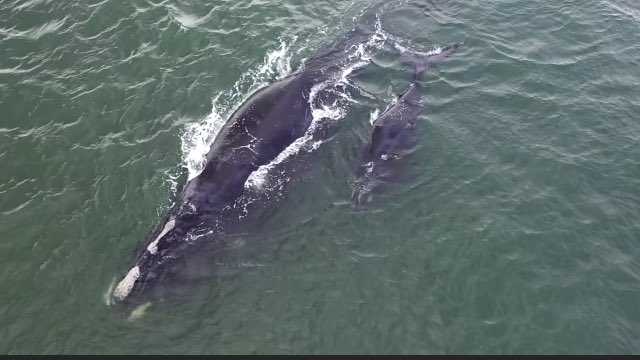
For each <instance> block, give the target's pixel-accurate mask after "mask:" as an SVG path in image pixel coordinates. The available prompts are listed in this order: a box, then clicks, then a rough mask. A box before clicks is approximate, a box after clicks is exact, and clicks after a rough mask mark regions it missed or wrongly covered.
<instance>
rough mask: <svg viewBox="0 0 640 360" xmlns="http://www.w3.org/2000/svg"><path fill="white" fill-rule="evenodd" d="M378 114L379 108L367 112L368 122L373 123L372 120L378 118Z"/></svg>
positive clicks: (374, 120)
mask: <svg viewBox="0 0 640 360" xmlns="http://www.w3.org/2000/svg"><path fill="white" fill-rule="evenodd" d="M379 115H380V109H375V110H373V111H372V112H371V114H369V124H371V125H373V123H374V122H376V120H377V119H378V116H379Z"/></svg>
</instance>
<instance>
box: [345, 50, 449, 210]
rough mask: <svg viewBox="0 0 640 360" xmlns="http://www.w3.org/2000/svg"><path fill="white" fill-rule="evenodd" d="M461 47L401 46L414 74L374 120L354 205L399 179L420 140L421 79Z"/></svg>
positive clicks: (354, 195)
mask: <svg viewBox="0 0 640 360" xmlns="http://www.w3.org/2000/svg"><path fill="white" fill-rule="evenodd" d="M460 46H461V44H459V43H457V44H453V45H450V46H447V47H445V48H436V49H434V50H432V51H430V52H428V53H419V52H415V51H410V50H408V49H406V48H400V50H401V51H402V54H401V62H402V63H404V64H408V65H412V66H413V77H412V79H411V82H410V84H409V86H408V88H407V89H406V90H405V91H404V93H402V94H401V95H400V96H398V97H397V99H396V101H395V102H394V103H392V104H391V105H389V106H388V107H387V108H386V109H385V110H384V111H383V112H382V113H381V114H380V115H379V116H378V117H377V118H376V119H375V120H374V121H373V122H372V129H371V133H370V136H369V137H368V141H367V143H366V144H365V145H364V146H363V149H362V152H361V156H360V161H359V165H358V166H357V168H356V174H355V175H356V180H355V181H354V183H353V192H352V203H353V204H354V205H355V206H362V205H364V204H366V203H369V202H371V200H372V199H373V194H374V193H375V192H377V191H378V190H380V189H381V188H383V187H384V186H385V185H387V184H389V183H393V182H394V181H395V180H396V179H397V178H398V176H399V171H400V169H401V168H402V164H403V163H404V162H405V160H406V158H407V157H408V156H409V155H410V154H412V153H413V152H414V150H415V148H416V146H417V143H418V134H417V127H418V123H417V120H418V116H420V114H422V112H423V111H424V107H425V104H424V95H423V94H424V92H425V91H424V86H423V85H421V81H420V80H421V79H422V77H423V76H424V74H425V73H427V72H428V71H429V69H431V68H432V67H433V65H435V64H437V63H440V62H442V61H444V60H445V59H446V58H448V57H449V56H451V55H452V54H453V53H454V52H455V51H456V50H457V49H458V48H459V47H460Z"/></svg>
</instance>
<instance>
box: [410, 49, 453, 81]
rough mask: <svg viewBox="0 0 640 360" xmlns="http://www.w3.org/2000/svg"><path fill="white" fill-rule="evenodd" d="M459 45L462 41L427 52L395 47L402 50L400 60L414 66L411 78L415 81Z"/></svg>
mask: <svg viewBox="0 0 640 360" xmlns="http://www.w3.org/2000/svg"><path fill="white" fill-rule="evenodd" d="M460 46H462V43H456V44H453V45H449V46H446V47H443V48H435V49H433V50H431V51H429V52H427V53H420V52H414V51H411V50H408V49H405V48H400V47H397V48H398V49H399V50H400V51H401V52H402V56H401V61H402V62H403V63H406V64H409V65H412V66H413V67H414V72H413V80H414V81H417V80H419V79H420V77H421V76H422V74H424V73H425V72H427V71H428V70H429V69H430V68H431V66H432V65H434V64H437V63H440V62H442V61H444V60H446V59H447V58H448V57H449V56H451V54H453V53H454V52H456V50H458V48H460Z"/></svg>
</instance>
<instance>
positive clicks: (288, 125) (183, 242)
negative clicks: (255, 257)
mask: <svg viewBox="0 0 640 360" xmlns="http://www.w3.org/2000/svg"><path fill="white" fill-rule="evenodd" d="M371 34H372V31H371V30H370V29H368V28H366V27H365V26H362V25H359V26H357V27H356V28H355V29H353V30H352V31H351V32H349V33H348V34H347V35H346V36H344V37H343V39H342V40H341V41H338V42H337V43H336V44H335V45H334V46H331V47H329V48H327V50H325V51H324V52H322V53H319V54H317V55H315V56H313V57H312V58H310V59H309V60H307V61H306V62H305V66H304V69H303V70H301V71H299V72H297V73H294V74H292V75H290V76H288V77H286V78H284V79H281V80H279V81H277V82H275V83H273V84H271V85H269V86H267V87H265V88H262V89H260V90H258V91H256V92H255V93H254V94H252V95H251V96H250V97H249V99H248V100H246V101H245V102H244V104H242V105H241V106H240V107H239V108H238V109H237V110H236V111H235V112H234V113H233V114H232V115H231V117H230V118H229V119H228V120H227V122H226V123H225V125H224V126H223V128H222V129H221V131H220V132H219V133H218V135H217V136H216V139H215V140H214V142H213V144H212V145H211V148H210V151H209V152H208V154H207V157H206V165H205V167H204V169H203V171H202V172H201V173H200V174H199V175H198V176H197V177H195V178H193V179H191V180H190V181H188V182H187V183H186V184H185V186H184V188H183V190H182V192H181V194H180V195H179V196H178V198H177V200H176V202H175V206H174V207H173V208H172V209H171V210H170V211H169V213H168V215H167V216H166V217H165V219H164V220H163V221H162V222H161V223H160V224H159V225H158V226H157V227H156V229H155V230H154V231H152V232H151V233H150V234H149V236H148V237H147V239H146V241H145V242H144V243H143V244H144V245H143V247H141V248H140V250H139V252H138V255H137V257H136V260H135V263H134V265H133V267H132V268H131V270H130V271H129V273H128V275H127V276H125V278H124V279H123V280H122V281H121V282H120V283H119V284H118V286H117V287H116V288H115V290H114V292H113V297H114V299H115V300H116V301H124V300H128V299H130V298H132V297H135V296H134V295H139V294H142V293H144V292H145V289H147V288H150V287H152V286H153V285H154V283H156V282H157V281H158V280H160V279H161V278H162V277H163V275H164V273H165V272H166V270H167V269H168V268H169V267H170V265H171V264H172V263H175V262H176V260H178V259H180V258H182V257H184V256H186V255H187V252H188V251H187V250H191V251H193V248H194V245H196V242H202V239H200V238H199V239H198V241H193V239H194V235H195V236H198V235H202V234H208V236H209V237H214V238H215V237H216V234H221V233H223V232H224V230H225V228H226V227H227V226H228V225H229V226H231V225H232V224H233V223H234V222H237V216H235V215H233V214H232V213H233V212H232V211H230V208H232V207H233V204H234V202H235V201H237V200H238V198H239V197H240V196H241V195H242V194H243V191H244V184H245V182H246V180H247V178H248V177H249V175H250V174H251V173H252V172H253V171H255V170H256V169H258V167H260V166H261V165H265V164H268V163H269V162H271V161H272V160H273V159H275V157H276V156H277V155H278V154H279V153H280V152H282V151H283V150H284V149H285V148H286V147H287V146H289V145H290V144H291V143H293V142H294V141H295V140H296V139H298V138H299V137H301V136H303V135H304V134H305V132H306V131H307V129H308V128H309V125H310V123H311V120H312V114H311V108H310V105H309V96H310V92H311V89H312V88H313V86H314V85H316V84H319V83H321V82H324V81H327V80H329V79H332V78H334V77H335V76H336V75H337V74H339V72H341V71H342V70H343V69H344V68H345V66H348V65H349V64H350V62H353V61H355V59H353V58H352V57H351V56H350V54H352V52H353V47H354V46H357V45H359V44H363V43H365V42H366V41H367V40H368V39H369V37H370V36H371ZM338 97H339V96H338V95H337V93H336V92H335V91H327V92H325V93H323V94H320V95H319V98H322V100H323V101H324V102H325V103H331V102H333V101H339V99H337V98H338ZM166 229H168V231H165V230H166ZM160 235H162V236H160ZM196 251H197V250H196ZM134 268H135V270H134Z"/></svg>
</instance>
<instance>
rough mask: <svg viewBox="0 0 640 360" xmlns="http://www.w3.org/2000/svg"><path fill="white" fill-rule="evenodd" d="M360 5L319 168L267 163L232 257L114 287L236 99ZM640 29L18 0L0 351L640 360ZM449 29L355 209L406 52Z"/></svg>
mask: <svg viewBox="0 0 640 360" xmlns="http://www.w3.org/2000/svg"><path fill="white" fill-rule="evenodd" d="M359 23H366V24H367V25H368V26H370V27H371V28H372V29H375V32H374V33H372V35H371V37H372V38H371V44H370V46H369V47H368V48H367V51H365V52H360V53H355V52H354V56H359V57H360V58H361V60H362V63H363V64H362V66H360V67H358V68H357V69H345V78H344V79H343V81H344V86H345V87H349V88H350V89H351V90H350V91H349V94H350V95H349V96H348V99H347V100H348V101H346V102H344V103H341V104H340V105H336V106H335V107H333V108H330V107H329V108H323V109H318V111H319V113H318V116H317V117H318V119H321V118H326V119H329V125H330V126H329V127H330V132H331V137H330V138H329V140H327V141H324V142H322V143H314V144H311V145H312V146H306V145H305V146H301V147H300V148H299V149H292V150H294V151H291V154H290V157H292V158H295V157H296V156H298V155H300V154H302V153H304V154H302V155H304V157H305V159H306V160H305V163H306V164H307V165H308V166H307V169H306V170H305V171H304V172H301V175H300V176H298V177H297V178H296V177H295V175H294V174H282V173H275V174H269V173H268V172H269V171H268V170H269V169H264V170H265V171H264V173H261V174H257V175H260V176H263V177H264V176H267V177H268V178H269V179H271V180H269V181H273V179H274V178H275V179H276V181H277V179H278V178H279V179H280V180H286V181H284V182H286V183H287V184H286V185H287V186H283V187H282V189H283V190H282V192H281V194H280V195H281V196H280V197H279V198H278V200H277V201H276V202H275V203H274V206H273V207H272V208H271V210H269V211H268V212H267V214H266V215H265V216H262V217H260V221H255V222H254V223H253V225H254V226H250V227H247V229H245V230H246V231H243V232H242V233H240V234H236V235H234V240H233V241H231V242H230V243H231V244H232V246H228V247H227V248H226V249H225V250H224V251H221V252H218V253H216V254H215V256H210V257H207V258H205V260H204V261H205V262H208V264H209V265H212V266H213V268H214V269H213V270H214V271H211V272H208V273H206V274H200V273H199V272H198V266H196V269H195V270H194V271H193V272H194V274H192V276H191V277H190V278H189V279H191V280H193V281H184V282H182V283H181V284H176V289H175V292H174V293H173V294H170V295H167V296H166V297H164V298H150V299H149V301H148V302H146V303H144V304H143V305H141V306H139V307H137V308H135V309H130V308H126V307H123V306H121V304H117V303H114V302H113V300H112V297H111V291H112V289H113V286H114V284H115V283H116V282H117V281H118V280H119V279H120V278H121V277H122V276H123V275H124V274H125V273H126V271H127V269H129V268H130V267H131V265H132V263H133V261H134V257H135V251H136V248H137V247H138V246H139V245H140V243H141V242H142V241H143V240H144V238H145V237H146V236H147V234H148V233H149V231H150V230H151V229H153V227H154V226H156V224H157V223H158V222H159V221H160V220H161V219H162V217H163V215H164V214H166V213H167V211H168V209H169V208H170V207H171V206H172V204H173V202H174V201H175V200H176V197H177V196H178V194H179V192H180V189H181V188H182V186H183V185H184V184H185V182H186V181H187V179H188V178H190V177H193V176H195V175H197V173H198V172H199V171H200V169H201V167H202V162H203V159H204V156H205V154H206V152H207V150H208V147H209V145H210V143H211V142H212V141H213V140H214V137H215V135H216V133H217V131H218V130H219V129H220V127H221V126H222V125H223V124H224V122H225V120H226V119H227V118H228V116H229V115H230V114H231V113H232V112H233V111H234V110H235V109H236V108H238V107H239V106H240V105H241V104H242V103H243V101H244V100H246V99H247V98H248V97H249V96H250V95H251V94H252V93H253V92H254V91H255V90H257V89H259V88H261V87H263V86H266V85H268V84H269V83H272V82H274V81H276V80H277V79H279V78H282V77H285V76H287V75H288V74H291V73H294V72H296V71H299V70H300V69H303V68H304V65H305V61H306V60H307V59H309V58H310V57H312V56H313V55H314V54H315V53H316V52H317V51H321V50H326V49H328V48H330V46H331V44H333V43H334V42H335V41H337V40H339V39H341V38H343V37H344V35H345V34H346V33H348V32H349V31H350V30H351V29H353V28H354V27H355V26H357V25H358V24H359ZM638 34H640V4H638V2H637V1H635V0H580V1H578V0H565V1H556V0H553V1H552V0H536V1H525V0H501V1H498V0H486V1H474V0H472V1H462V0H402V1H382V2H380V1H379V2H375V1H362V0H349V1H336V0H317V1H294V0H282V1H273V0H233V1H231V0H217V1H205V0H164V1H162V0H131V1H119V0H101V1H96V0H83V1H78V0H64V1H58V0H28V1H25V0H2V1H0V353H9V354H23V353H37V354H41V353H48V354H52V353H69V354H103V353H109V354H111V353H114V354H121V353H133V354H142V353H189V354H191V353H193V354H198V353H219V354H236V353H267V354H281V353H284V354H286V353H305V354H307V353H308V354H315V353H329V354H334V353H342V354H349V353H365V354H386V353H400V354H405V353H406V354H412V353H433V354H451V353H458V354H466V353H482V354H486V353H489V354H504V353H534V354H538V353H561V354H565V353H640V144H639V142H640V89H639V88H638V85H639V84H640V41H639V37H638ZM456 42H461V43H463V46H462V47H461V48H460V50H459V51H458V52H457V53H455V55H453V56H452V57H451V58H450V59H449V60H448V61H446V62H444V63H442V64H440V65H438V66H437V68H434V69H431V71H430V72H429V73H428V74H427V75H426V76H425V77H424V79H423V80H422V85H424V88H425V102H426V108H425V111H424V113H423V114H422V115H421V117H420V119H419V126H418V127H419V134H420V137H419V138H420V142H419V145H418V147H417V148H416V150H415V152H414V153H413V154H412V155H411V156H410V157H409V158H408V161H407V164H406V166H405V167H404V172H405V173H404V174H403V175H402V176H403V177H404V179H403V180H402V181H401V182H398V183H397V184H394V186H391V187H390V188H389V189H387V191H384V192H381V193H379V194H376V195H375V196H374V198H373V200H372V201H371V202H370V203H369V204H367V206H366V207H364V208H354V207H353V206H351V192H352V187H353V184H354V181H355V175H354V174H355V169H356V168H357V165H358V161H359V156H360V152H361V148H362V146H363V145H364V143H365V142H366V141H367V139H368V137H369V136H370V132H371V121H372V120H374V119H375V116H376V114H379V113H380V112H382V111H383V110H384V109H385V108H386V107H387V106H388V105H389V104H390V103H392V102H393V101H394V99H396V97H397V96H398V95H399V94H401V93H402V92H403V91H404V90H405V89H406V88H407V86H408V84H409V82H410V79H411V69H410V68H408V67H407V66H405V65H404V63H403V62H402V61H401V60H400V59H401V55H400V53H401V49H415V50H417V51H429V50H432V49H436V48H438V47H441V46H446V45H449V44H452V43H456ZM354 51H355V50H354ZM320 110H321V111H320ZM290 150H291V149H290ZM285 160H286V159H285ZM257 175H256V176H257ZM198 261H203V259H200V260H198ZM178 285H179V286H178Z"/></svg>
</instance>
